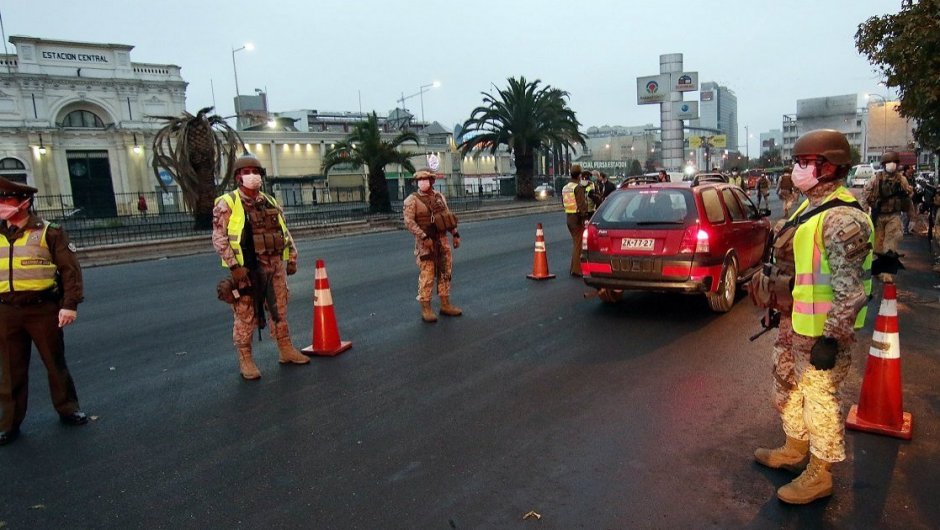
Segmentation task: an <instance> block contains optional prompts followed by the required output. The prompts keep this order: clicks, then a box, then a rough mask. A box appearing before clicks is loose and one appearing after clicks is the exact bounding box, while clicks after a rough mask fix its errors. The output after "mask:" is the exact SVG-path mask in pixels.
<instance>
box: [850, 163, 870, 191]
mask: <svg viewBox="0 0 940 530" xmlns="http://www.w3.org/2000/svg"><path fill="white" fill-rule="evenodd" d="M874 176H875V167H874V166H873V165H871V164H859V165H857V166H852V169H850V170H849V174H848V176H847V177H846V179H845V181H846V182H847V183H848V184H849V186H850V187H852V188H864V187H865V184H867V183H868V179H870V178H872V177H874Z"/></svg>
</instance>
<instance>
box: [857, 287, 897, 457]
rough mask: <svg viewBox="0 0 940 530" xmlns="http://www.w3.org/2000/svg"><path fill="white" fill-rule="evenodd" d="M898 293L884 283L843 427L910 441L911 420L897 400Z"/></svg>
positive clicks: (895, 289) (895, 288)
mask: <svg viewBox="0 0 940 530" xmlns="http://www.w3.org/2000/svg"><path fill="white" fill-rule="evenodd" d="M897 297H898V292H897V287H896V286H895V284H893V283H886V284H884V294H883V296H882V299H881V308H880V309H879V310H878V317H877V318H876V319H875V333H874V336H873V337H872V340H871V348H870V349H869V350H868V362H867V363H866V364H865V378H864V379H863V380H862V391H861V397H859V399H858V405H852V409H851V410H849V416H848V418H846V420H845V425H846V426H847V427H848V428H850V429H855V430H858V431H866V432H873V433H877V434H884V435H887V436H894V437H896V438H903V439H905V440H910V439H911V425H912V423H913V418H912V417H911V414H910V413H909V412H904V406H903V404H902V398H901V342H900V339H899V338H898V302H897Z"/></svg>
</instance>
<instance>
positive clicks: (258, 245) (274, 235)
mask: <svg viewBox="0 0 940 530" xmlns="http://www.w3.org/2000/svg"><path fill="white" fill-rule="evenodd" d="M261 196H262V197H264V198H265V200H266V201H267V203H266V205H265V207H264V208H250V209H249V211H248V215H249V216H250V217H251V237H252V243H253V244H254V249H255V253H256V254H258V255H276V254H281V259H283V260H285V261H286V260H288V259H289V258H290V248H289V247H288V246H287V225H286V224H284V218H283V217H282V216H281V213H280V212H279V211H278V209H277V201H275V200H274V197H271V196H270V195H268V194H266V193H261ZM220 200H222V201H225V204H227V205H228V207H229V209H231V210H232V215H231V216H230V217H229V220H228V226H227V227H226V233H227V234H228V241H229V244H230V245H231V246H232V251H233V252H234V253H235V259H236V260H237V261H238V264H239V265H244V264H245V256H244V254H243V252H242V242H241V239H242V232H244V231H245V219H246V215H245V207H244V205H243V204H242V199H241V197H240V196H239V194H238V190H235V191H233V192H231V193H226V194H225V195H222V196H221V197H219V198H217V199H216V200H215V202H219V201H220ZM222 266H223V267H226V268H228V265H227V264H226V263H225V260H222Z"/></svg>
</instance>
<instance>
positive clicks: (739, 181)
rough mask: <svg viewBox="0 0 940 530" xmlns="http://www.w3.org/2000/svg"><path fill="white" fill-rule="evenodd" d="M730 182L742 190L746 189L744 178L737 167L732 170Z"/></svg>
mask: <svg viewBox="0 0 940 530" xmlns="http://www.w3.org/2000/svg"><path fill="white" fill-rule="evenodd" d="M729 182H731V183H732V184H734V185H735V186H737V187H739V188H741V189H744V177H742V176H741V173H740V172H739V171H738V167H737V166H735V167H733V168H731V178H730V179H729Z"/></svg>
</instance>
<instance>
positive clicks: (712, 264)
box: [581, 179, 770, 312]
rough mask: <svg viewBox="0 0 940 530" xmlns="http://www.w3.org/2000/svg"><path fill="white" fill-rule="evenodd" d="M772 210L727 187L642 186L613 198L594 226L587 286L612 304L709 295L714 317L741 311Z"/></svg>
mask: <svg viewBox="0 0 940 530" xmlns="http://www.w3.org/2000/svg"><path fill="white" fill-rule="evenodd" d="M769 215H770V211H769V210H758V209H757V207H755V206H754V203H752V202H751V200H750V199H749V198H748V196H747V194H745V193H744V191H743V190H741V189H740V188H738V187H737V186H733V185H731V184H728V183H724V182H709V181H707V180H706V179H702V181H701V182H700V181H699V180H698V179H696V180H695V181H694V182H693V184H692V186H691V187H689V186H688V185H687V184H682V183H678V184H676V183H662V184H652V183H650V184H638V185H631V186H630V187H628V188H625V189H620V190H617V191H615V192H614V193H612V194H610V196H609V197H607V199H605V200H604V202H603V203H602V204H601V206H600V207H599V208H598V210H597V212H596V213H595V214H594V216H593V217H592V218H591V220H590V221H589V222H588V223H587V224H586V226H585V230H584V237H583V238H582V253H581V271H582V273H583V274H584V283H586V284H587V285H589V286H591V287H594V288H596V289H597V290H598V295H599V296H600V298H601V299H602V300H603V301H605V302H611V303H612V302H617V301H618V300H620V298H621V297H622V295H623V291H624V290H644V291H672V292H682V293H703V294H705V297H706V298H707V299H708V304H709V306H710V307H711V309H712V310H714V311H717V312H726V311H729V310H730V309H731V307H732V306H733V305H734V301H735V297H736V295H737V287H738V284H739V283H742V282H744V281H746V280H749V279H750V277H751V276H752V275H753V274H754V273H756V272H757V271H758V270H760V268H761V265H762V260H763V257H764V251H765V249H766V247H767V237H768V234H769V233H770V221H769V220H768V219H767V216H769Z"/></svg>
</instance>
